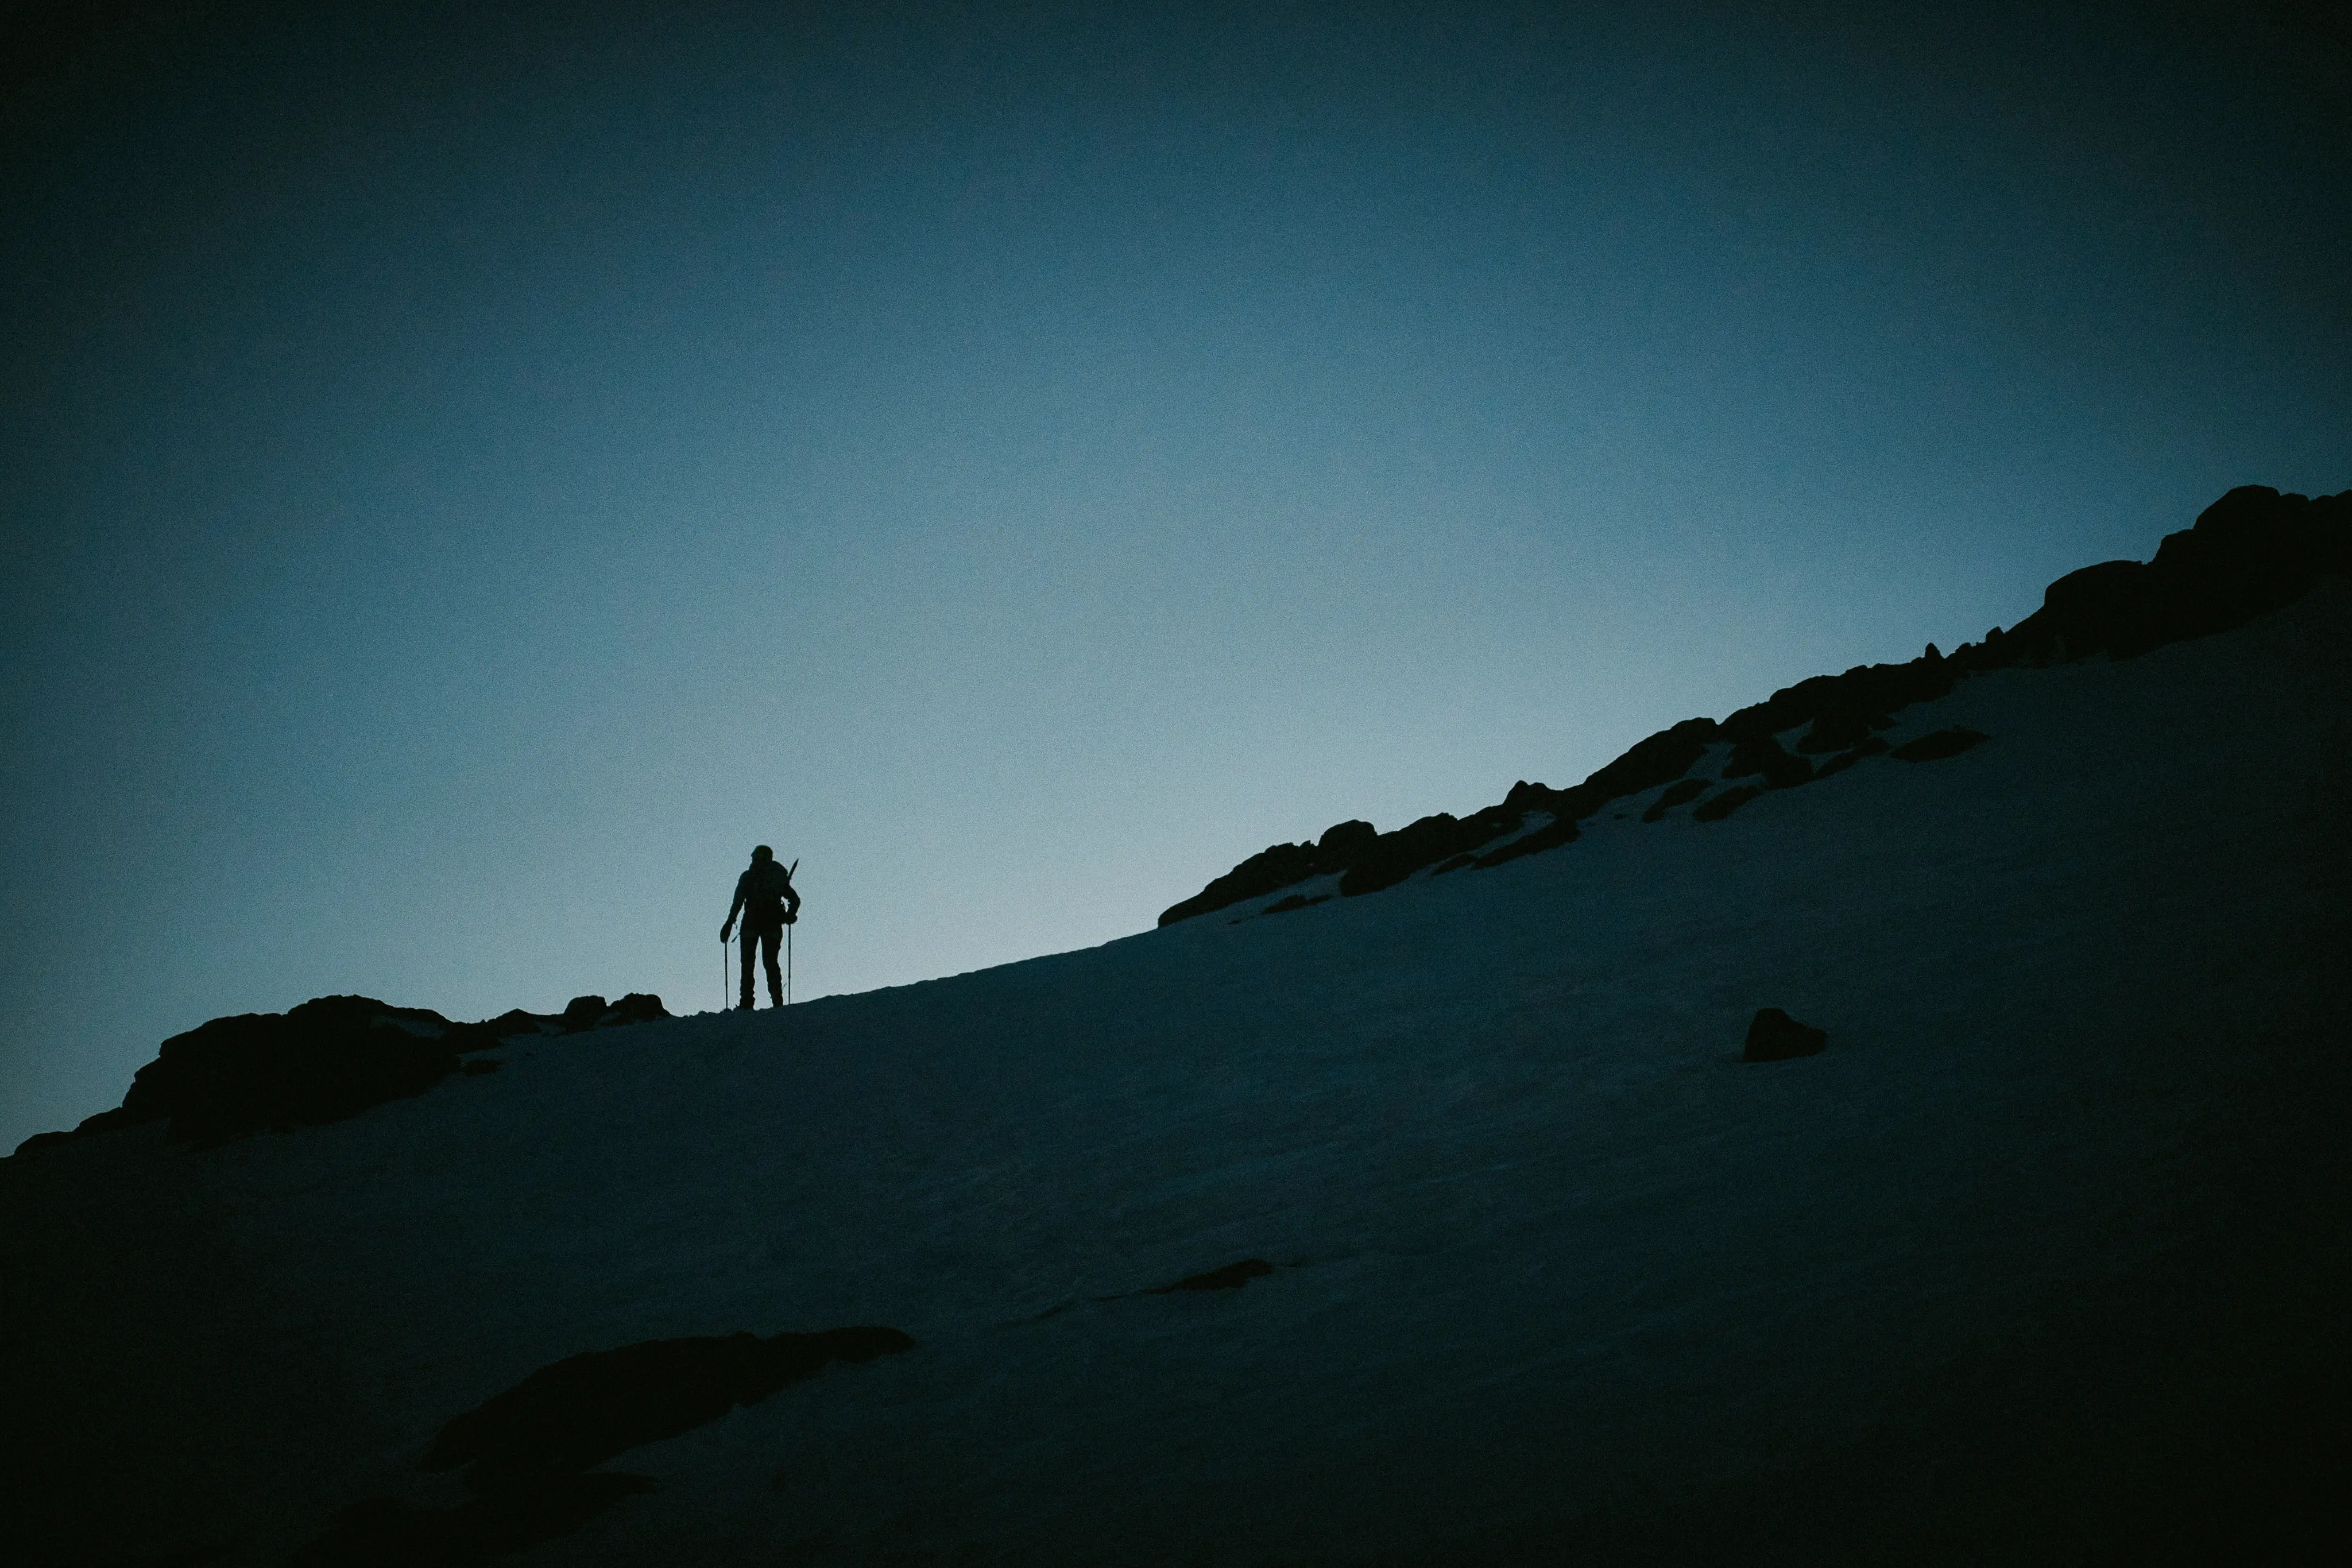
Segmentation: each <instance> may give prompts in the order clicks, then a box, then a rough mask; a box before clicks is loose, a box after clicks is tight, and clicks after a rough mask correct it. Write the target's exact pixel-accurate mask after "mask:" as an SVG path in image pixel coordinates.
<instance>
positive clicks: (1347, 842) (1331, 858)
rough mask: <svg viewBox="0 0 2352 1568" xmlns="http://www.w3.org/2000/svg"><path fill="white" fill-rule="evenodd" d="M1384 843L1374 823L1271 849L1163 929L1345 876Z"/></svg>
mask: <svg viewBox="0 0 2352 1568" xmlns="http://www.w3.org/2000/svg"><path fill="white" fill-rule="evenodd" d="M1379 837H1380V833H1379V831H1378V830H1377V829H1375V828H1374V827H1373V826H1372V825H1371V824H1370V822H1352V821H1351V822H1340V823H1337V824H1335V825H1334V826H1332V827H1330V828H1327V829H1325V830H1324V832H1323V836H1322V838H1320V839H1318V840H1317V841H1315V842H1314V843H1311V844H1270V845H1268V846H1267V847H1266V848H1265V849H1264V850H1262V851H1260V852H1258V853H1256V854H1254V855H1252V856H1250V858H1249V859H1247V860H1245V861H1244V862H1242V863H1241V864H1239V865H1237V866H1235V867H1234V869H1233V870H1231V871H1229V872H1227V873H1225V874H1224V875H1223V876H1221V877H1219V878H1217V880H1216V881H1214V882H1213V883H1209V885H1208V886H1206V887H1204V888H1202V890H1201V891H1200V892H1198V893H1196V894H1193V895H1192V897H1190V898H1188V899H1186V900H1185V901H1184V902H1183V903H1181V904H1177V905H1175V906H1174V907H1173V908H1171V909H1170V910H1168V911H1167V913H1165V914H1163V915H1160V925H1173V924H1174V923H1175V922H1177V921H1179V920H1188V919H1190V918H1192V916H1193V915H1207V914H1209V913H1211V912H1212V911H1214V910H1219V909H1223V908H1224V907H1226V906H1227V905H1229V904H1239V903H1241V902H1242V900H1244V899H1245V898H1255V897H1257V896H1259V895H1260V894H1268V893H1273V892H1275V891H1276V889H1279V888H1285V887H1288V886H1289V885H1290V884H1291V883H1298V882H1305V881H1306V880H1307V878H1308V877H1310V876H1325V875H1328V874H1329V873H1333V872H1344V871H1346V870H1348V869H1349V868H1350V867H1351V866H1353V865H1354V864H1355V863H1356V859H1357V856H1358V855H1360V854H1361V853H1362V852H1364V851H1365V850H1367V849H1369V848H1370V846H1371V845H1372V843H1373V842H1374V841H1376V840H1377V839H1378V838H1379Z"/></svg>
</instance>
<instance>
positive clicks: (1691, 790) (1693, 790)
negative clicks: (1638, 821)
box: [1642, 779, 1706, 822]
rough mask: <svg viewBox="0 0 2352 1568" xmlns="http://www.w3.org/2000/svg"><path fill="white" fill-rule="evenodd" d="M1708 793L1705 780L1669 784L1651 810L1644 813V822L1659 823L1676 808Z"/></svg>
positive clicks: (1660, 792)
mask: <svg viewBox="0 0 2352 1568" xmlns="http://www.w3.org/2000/svg"><path fill="white" fill-rule="evenodd" d="M1704 794H1706V779H1681V780H1679V781H1678V782H1675V783H1673V784H1669V785H1667V786H1666V787H1665V788H1664V789H1662V790H1660V791H1659V792H1658V798H1657V799H1656V800H1653V801H1651V802H1650V809H1649V810H1646V811H1644V812H1643V813H1642V821H1645V822H1654V821H1660V820H1661V819H1663V818H1664V816H1665V814H1666V813H1667V812H1668V811H1671V810H1674V809H1675V807H1677V806H1680V805H1683V804H1685V802H1688V801H1691V800H1697V799H1698V798H1699V797H1700V796H1701V795H1704Z"/></svg>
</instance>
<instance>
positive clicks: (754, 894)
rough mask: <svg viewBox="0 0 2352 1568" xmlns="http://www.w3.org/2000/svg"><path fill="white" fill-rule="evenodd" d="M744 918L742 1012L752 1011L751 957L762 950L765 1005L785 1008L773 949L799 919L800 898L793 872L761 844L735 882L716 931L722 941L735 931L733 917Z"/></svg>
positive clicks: (781, 971) (782, 973) (781, 975)
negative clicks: (765, 970)
mask: <svg viewBox="0 0 2352 1568" xmlns="http://www.w3.org/2000/svg"><path fill="white" fill-rule="evenodd" d="M739 914H740V915H742V916H743V1010H744V1011H745V1012H749V1011H751V1003H752V1001H753V999H754V998H753V995H752V990H751V955H752V954H753V953H755V952H757V951H759V950H761V948H765V949H766V951H767V956H768V1005H769V1006H771V1007H782V1006H783V1005H784V971H783V969H782V967H781V966H779V965H778V964H777V962H776V947H777V946H778V945H779V944H780V943H782V941H783V939H784V927H785V926H787V925H791V924H793V922H794V921H796V920H798V919H799V918H800V917H801V895H800V894H797V893H794V892H793V873H791V872H789V871H786V870H785V869H784V868H783V867H782V866H780V865H778V864H777V863H776V852H775V851H773V850H772V849H770V848H769V847H768V846H767V845H765V844H761V846H760V847H759V848H758V849H755V850H753V851H752V852H751V866H750V867H749V868H748V869H746V870H745V872H744V873H743V874H742V875H741V876H739V877H737V878H736V879H735V902H734V903H733V904H729V905H728V906H727V923H726V924H725V925H721V926H720V927H719V940H720V941H721V942H724V941H726V940H727V938H728V937H729V936H730V935H731V934H732V933H733V932H734V930H735V916H736V915H739Z"/></svg>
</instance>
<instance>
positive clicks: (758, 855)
mask: <svg viewBox="0 0 2352 1568" xmlns="http://www.w3.org/2000/svg"><path fill="white" fill-rule="evenodd" d="M751 858H752V860H754V861H772V860H774V859H775V858H776V852H775V851H773V850H772V849H770V848H769V847H768V846H767V845H765V844H760V845H758V846H756V847H755V848H753V850H752V851H751Z"/></svg>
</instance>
